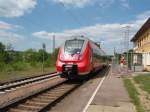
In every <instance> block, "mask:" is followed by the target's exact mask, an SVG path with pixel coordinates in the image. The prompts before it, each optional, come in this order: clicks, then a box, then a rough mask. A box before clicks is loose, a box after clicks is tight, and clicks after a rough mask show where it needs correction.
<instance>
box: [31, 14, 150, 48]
mask: <svg viewBox="0 0 150 112" xmlns="http://www.w3.org/2000/svg"><path fill="white" fill-rule="evenodd" d="M148 12H149V11H146V12H144V13H143V14H140V15H138V16H137V17H136V18H135V20H134V21H129V22H128V23H122V24H121V23H110V24H96V25H93V26H86V27H81V28H79V29H69V30H64V31H63V32H58V33H57V32H56V33H54V32H46V31H40V32H34V33H33V35H34V36H36V37H38V38H42V39H51V37H52V36H53V35H55V36H56V38H57V41H58V43H57V44H59V43H60V41H59V40H60V39H62V40H65V39H66V38H64V37H69V36H74V35H85V36H87V37H89V38H90V39H92V40H94V41H102V42H103V45H104V46H103V47H104V49H107V50H108V47H109V48H111V49H113V47H114V46H117V45H119V44H120V43H122V41H123V37H124V32H125V27H126V26H130V39H131V38H132V37H133V35H134V34H135V33H136V32H137V30H138V29H139V28H140V27H141V25H142V24H143V23H144V22H145V20H146V19H147V18H148V17H149V13H148ZM118 49H120V48H118Z"/></svg>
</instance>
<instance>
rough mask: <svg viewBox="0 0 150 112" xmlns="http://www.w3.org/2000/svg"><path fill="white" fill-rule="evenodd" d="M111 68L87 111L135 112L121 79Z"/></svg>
mask: <svg viewBox="0 0 150 112" xmlns="http://www.w3.org/2000/svg"><path fill="white" fill-rule="evenodd" d="M112 71H114V70H111V71H110V73H109V75H108V76H107V77H106V79H105V80H104V82H103V85H102V86H101V88H100V89H99V90H98V92H97V94H96V96H95V98H94V99H93V101H92V103H91V104H90V106H89V108H88V110H87V112H136V111H135V107H134V105H133V104H132V103H131V101H130V98H129V96H128V93H127V91H126V90H125V87H124V85H123V81H122V79H121V78H120V77H119V76H118V74H117V75H116V73H115V72H114V73H113V72H112Z"/></svg>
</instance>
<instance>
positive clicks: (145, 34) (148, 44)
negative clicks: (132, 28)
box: [131, 17, 150, 71]
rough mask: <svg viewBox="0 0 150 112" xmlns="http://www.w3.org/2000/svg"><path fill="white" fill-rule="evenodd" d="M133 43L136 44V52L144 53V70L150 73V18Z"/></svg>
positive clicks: (133, 39)
mask: <svg viewBox="0 0 150 112" xmlns="http://www.w3.org/2000/svg"><path fill="white" fill-rule="evenodd" d="M131 41H132V42H133V43H134V51H135V52H136V53H142V63H143V65H144V68H145V69H146V70H149V71H150V17H149V19H148V20H147V21H146V22H145V23H144V25H143V26H142V27H141V28H140V29H139V31H138V32H137V33H136V34H135V36H134V37H133V38H132V39H131Z"/></svg>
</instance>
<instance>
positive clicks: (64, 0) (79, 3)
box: [53, 0, 95, 7]
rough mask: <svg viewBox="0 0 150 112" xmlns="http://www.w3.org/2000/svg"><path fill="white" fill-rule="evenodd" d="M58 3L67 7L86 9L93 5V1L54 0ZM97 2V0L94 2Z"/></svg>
mask: <svg viewBox="0 0 150 112" xmlns="http://www.w3.org/2000/svg"><path fill="white" fill-rule="evenodd" d="M53 1H54V2H56V3H60V4H63V5H65V6H75V7H84V6H85V5H87V4H89V3H91V0H53ZM94 1H95V0H94Z"/></svg>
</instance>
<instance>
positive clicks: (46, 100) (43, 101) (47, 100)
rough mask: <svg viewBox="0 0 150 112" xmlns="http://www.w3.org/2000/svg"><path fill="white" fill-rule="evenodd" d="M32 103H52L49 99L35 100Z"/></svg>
mask: <svg viewBox="0 0 150 112" xmlns="http://www.w3.org/2000/svg"><path fill="white" fill-rule="evenodd" d="M31 101H35V102H42V103H48V102H50V100H49V99H39V98H34V99H32V100H31Z"/></svg>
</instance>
